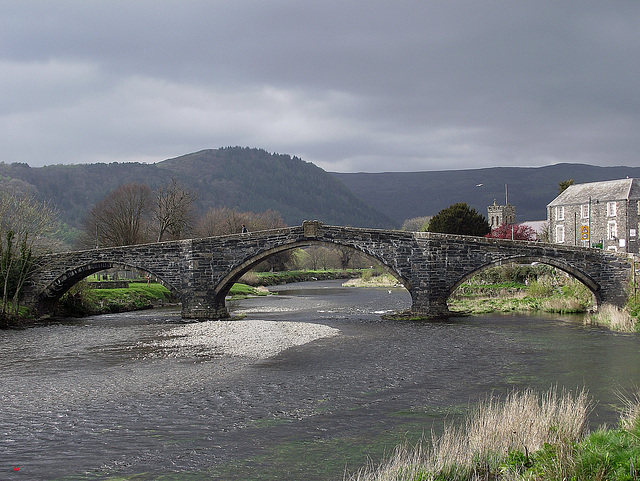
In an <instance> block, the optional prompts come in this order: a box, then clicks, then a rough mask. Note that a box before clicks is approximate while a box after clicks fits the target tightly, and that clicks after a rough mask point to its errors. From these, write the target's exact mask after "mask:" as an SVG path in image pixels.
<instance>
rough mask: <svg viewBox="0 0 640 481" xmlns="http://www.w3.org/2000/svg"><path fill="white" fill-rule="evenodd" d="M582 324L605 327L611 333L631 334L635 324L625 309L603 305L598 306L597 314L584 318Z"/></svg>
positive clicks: (634, 320)
mask: <svg viewBox="0 0 640 481" xmlns="http://www.w3.org/2000/svg"><path fill="white" fill-rule="evenodd" d="M584 323H585V324H592V325H598V326H605V327H608V328H609V329H611V330H612V331H619V332H633V331H635V329H636V323H637V322H636V319H634V318H633V317H631V315H630V314H629V312H628V311H627V310H626V309H619V308H617V307H615V306H612V305H609V304H605V305H603V306H599V307H598V311H597V312H594V313H591V314H588V315H587V316H585V318H584Z"/></svg>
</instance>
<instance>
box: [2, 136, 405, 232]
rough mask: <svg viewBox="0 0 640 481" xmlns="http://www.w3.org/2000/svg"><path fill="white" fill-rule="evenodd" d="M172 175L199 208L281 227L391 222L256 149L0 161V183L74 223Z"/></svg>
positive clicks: (296, 164) (323, 175) (321, 175)
mask: <svg viewBox="0 0 640 481" xmlns="http://www.w3.org/2000/svg"><path fill="white" fill-rule="evenodd" d="M172 177H175V178H176V179H177V180H178V181H179V182H180V183H181V184H182V185H183V186H184V187H185V188H186V189H188V190H191V191H193V192H195V194H196V196H197V201H196V210H197V211H198V213H199V214H202V213H204V212H206V210H208V209H209V208H211V207H221V206H225V207H230V208H237V209H238V210H240V211H251V212H264V211H265V210H267V209H271V210H274V211H278V212H279V213H280V214H281V215H282V217H283V218H284V220H285V222H286V223H287V224H288V225H297V224H301V223H302V221H303V220H305V219H309V220H313V219H317V220H320V221H322V222H325V223H327V224H337V225H352V226H362V227H391V226H392V225H393V222H392V221H391V220H389V219H388V218H387V217H385V216H384V215H382V214H380V213H379V212H376V211H375V210H374V209H373V208H371V207H369V206H367V205H366V204H365V203H364V202H362V201H361V200H359V199H357V198H356V197H355V196H354V195H353V194H352V193H351V192H350V191H349V190H348V189H347V188H346V187H345V186H344V185H343V184H342V183H341V182H340V181H339V180H337V179H336V178H335V177H334V176H332V175H331V174H328V173H327V172H325V171H323V170H322V169H320V168H318V167H316V166H315V165H313V164H311V163H309V162H304V161H302V160H301V159H299V158H297V157H293V158H292V157H291V156H289V155H280V154H271V153H269V152H267V151H265V150H262V149H250V148H241V147H229V148H222V149H216V150H203V151H201V152H196V153H192V154H187V155H183V156H181V157H177V158H174V159H169V160H165V161H162V162H158V163H156V164H142V163H111V164H85V165H51V166H45V167H37V168H35V167H29V166H28V165H27V164H17V163H14V164H4V163H0V188H9V187H10V186H12V188H18V189H22V190H31V191H32V192H34V193H35V194H36V195H37V197H38V198H39V199H41V200H50V201H52V202H53V204H54V205H56V206H57V208H58V210H59V211H60V217H61V220H63V221H64V222H66V223H67V224H69V225H71V226H73V227H77V228H79V227H81V226H82V220H83V219H84V217H85V215H86V214H87V212H88V211H89V209H90V208H91V207H92V206H93V205H95V204H96V203H97V202H99V201H100V200H101V199H102V198H103V197H104V196H105V195H106V194H107V193H109V192H110V191H112V190H114V189H115V188H117V187H118V186H120V185H123V184H126V183H130V182H138V183H141V184H147V185H149V187H151V188H152V189H155V188H157V187H159V186H161V185H166V184H168V183H169V182H170V181H171V178H172Z"/></svg>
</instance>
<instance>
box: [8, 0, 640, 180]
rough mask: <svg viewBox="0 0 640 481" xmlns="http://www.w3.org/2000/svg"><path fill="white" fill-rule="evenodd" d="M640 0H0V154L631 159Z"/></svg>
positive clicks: (384, 163) (638, 127)
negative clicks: (250, 151) (219, 152)
mask: <svg viewBox="0 0 640 481" xmlns="http://www.w3.org/2000/svg"><path fill="white" fill-rule="evenodd" d="M639 134H640V2H639V1H636V0H627V1H586V0H575V1H560V0H549V1H534V0H526V1H517V0H505V1H479V0H461V1H456V0H441V1H432V0H418V1H402V0H400V1H390V0H387V1H376V0H338V1H334V0H322V1H311V0H279V1H276V0H273V1H271V0H254V1H252V0H249V1H244V0H229V1H226V0H225V1H213V0H176V1H165V0H154V1H135V0H123V1H115V0H113V1H87V0H76V1H73V0H71V1H65V0H55V1H51V0H46V1H33V0H16V1H4V0H0V161H4V162H7V163H10V162H27V163H28V164H30V165H31V166H41V165H51V164H60V163H62V164H67V163H93V162H114V161H117V162H128V161H138V162H157V161H161V160H164V159H167V158H171V157H176V156H178V155H182V154H186V153H190V152H195V151H198V150H202V149H207V148H218V147H223V146H236V145H239V146H248V147H259V148H264V149H266V150H268V151H270V152H277V153H283V154H291V155H297V156H299V157H301V158H302V159H303V160H306V161H310V162H313V163H315V164H316V165H318V166H320V167H322V168H323V169H325V170H328V171H338V172H382V171H418V170H442V169H465V168H479V167H493V166H542V165H549V164H554V163H558V162H580V163H588V164H594V165H601V166H607V165H629V166H638V165H640V157H639V153H640V135H639Z"/></svg>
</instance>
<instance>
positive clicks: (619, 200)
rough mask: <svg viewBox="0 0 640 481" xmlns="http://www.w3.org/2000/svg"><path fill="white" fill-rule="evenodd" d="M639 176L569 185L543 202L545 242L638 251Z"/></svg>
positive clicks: (618, 250)
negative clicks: (555, 195)
mask: <svg viewBox="0 0 640 481" xmlns="http://www.w3.org/2000/svg"><path fill="white" fill-rule="evenodd" d="M639 221H640V179H620V180H608V181H603V182H590V183H588V184H575V185H571V186H569V187H568V188H567V189H566V190H565V191H564V192H562V193H561V194H560V195H559V196H558V197H556V198H555V199H553V201H551V202H550V203H549V204H548V205H547V222H548V224H549V241H550V242H553V243H557V244H565V245H576V246H583V247H599V248H602V249H607V250H612V251H617V252H631V253H634V254H637V253H638V247H639V246H638V244H640V241H639V240H638V229H640V226H639V225H638V222H639Z"/></svg>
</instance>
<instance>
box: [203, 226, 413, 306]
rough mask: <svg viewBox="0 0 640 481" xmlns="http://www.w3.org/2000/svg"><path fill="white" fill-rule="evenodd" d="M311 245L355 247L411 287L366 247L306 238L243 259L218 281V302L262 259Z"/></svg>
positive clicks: (215, 291)
mask: <svg viewBox="0 0 640 481" xmlns="http://www.w3.org/2000/svg"><path fill="white" fill-rule="evenodd" d="M310 246H324V247H335V246H340V247H347V248H350V249H353V250H355V251H357V252H360V253H362V254H364V255H366V256H367V257H369V258H371V259H373V260H375V261H376V262H377V263H378V264H379V265H380V266H381V267H382V268H383V269H384V270H385V272H387V273H389V274H390V275H392V276H393V277H395V278H396V279H397V280H398V282H400V283H401V284H402V285H403V286H404V287H405V288H407V289H408V290H409V288H410V283H409V281H408V280H407V279H405V278H404V277H403V276H402V275H401V274H400V273H399V272H397V271H396V270H394V269H393V268H392V267H391V266H389V265H388V264H387V263H386V262H385V260H384V259H381V258H380V257H378V256H376V255H375V254H372V253H371V252H367V251H365V250H364V249H359V248H358V247H356V246H353V245H349V244H347V243H341V242H330V241H326V240H318V239H305V240H297V241H295V242H288V243H284V244H281V245H279V246H274V247H270V248H267V249H264V250H262V251H260V252H257V253H253V254H252V255H250V256H248V257H246V258H245V259H242V260H241V261H239V262H238V264H237V265H235V266H234V267H233V268H232V269H231V270H230V271H229V272H228V273H227V274H226V275H225V276H224V277H223V278H222V279H221V280H220V281H219V282H218V284H217V285H216V287H215V288H214V293H215V297H216V298H217V299H218V302H220V301H221V300H222V301H223V300H224V297H226V295H227V293H228V292H229V290H230V289H231V287H232V286H233V284H234V283H236V282H237V281H238V280H239V279H240V278H241V277H242V276H243V275H244V274H245V273H246V272H248V271H250V270H251V269H253V268H254V267H255V266H257V265H258V264H260V263H261V262H262V261H264V260H266V259H268V258H269V257H271V256H273V255H275V254H279V253H281V252H285V251H289V250H293V249H298V248H303V247H310Z"/></svg>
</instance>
